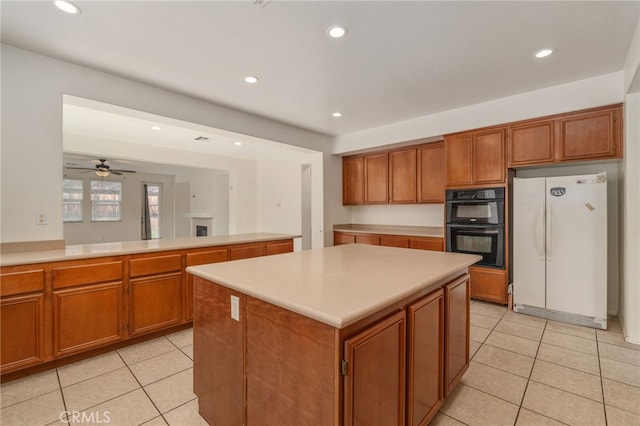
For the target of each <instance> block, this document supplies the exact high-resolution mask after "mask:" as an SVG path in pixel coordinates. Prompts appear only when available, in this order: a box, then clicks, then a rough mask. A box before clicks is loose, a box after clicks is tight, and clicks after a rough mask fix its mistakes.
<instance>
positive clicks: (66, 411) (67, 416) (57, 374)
mask: <svg viewBox="0 0 640 426" xmlns="http://www.w3.org/2000/svg"><path fill="white" fill-rule="evenodd" d="M56 379H57V380H58V388H59V389H60V396H61V397H62V406H63V407H64V412H65V414H66V415H65V417H66V419H67V421H66V424H67V425H69V421H68V420H69V414H68V410H67V400H66V399H65V397H64V392H63V391H62V382H61V381H60V372H59V371H58V368H56ZM58 419H60V417H59V416H58Z"/></svg>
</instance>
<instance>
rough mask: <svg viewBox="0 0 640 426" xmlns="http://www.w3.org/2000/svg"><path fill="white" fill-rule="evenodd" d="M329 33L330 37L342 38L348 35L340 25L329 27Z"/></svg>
mask: <svg viewBox="0 0 640 426" xmlns="http://www.w3.org/2000/svg"><path fill="white" fill-rule="evenodd" d="M327 33H328V34H329V36H330V37H333V38H342V37H344V36H346V35H347V29H346V28H345V27H341V26H339V25H334V26H332V27H329V29H328V30H327Z"/></svg>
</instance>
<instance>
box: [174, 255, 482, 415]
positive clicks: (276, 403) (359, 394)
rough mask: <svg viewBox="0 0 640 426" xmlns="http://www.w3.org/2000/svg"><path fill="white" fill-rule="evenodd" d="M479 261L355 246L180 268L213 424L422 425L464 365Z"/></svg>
mask: <svg viewBox="0 0 640 426" xmlns="http://www.w3.org/2000/svg"><path fill="white" fill-rule="evenodd" d="M479 259H480V257H479V256H474V255H465V254H457V253H443V252H435V251H423V250H411V249H410V250H407V249H398V248H393V247H379V246H369V245H361V244H350V245H343V246H335V247H327V248H324V249H315V250H308V251H303V252H297V253H288V254H281V255H276V256H270V257H268V258H256V259H248V260H243V261H239V262H228V263H221V264H215V265H213V264H212V265H201V266H195V267H190V268H187V272H188V273H189V274H191V275H193V283H194V295H195V303H194V391H195V393H196V395H198V402H199V407H200V414H201V415H202V416H203V417H204V418H205V420H207V422H209V423H210V424H212V425H218V424H220V425H242V424H246V425H272V424H296V425H355V424H363V425H364V424H380V425H405V424H407V425H418V424H426V423H427V422H428V421H429V420H430V419H431V418H432V417H433V416H434V415H435V413H436V412H437V410H438V408H439V407H440V405H441V404H442V402H443V400H444V398H445V397H446V395H447V394H448V393H449V392H450V391H451V389H452V388H453V387H454V386H455V384H456V383H457V381H458V380H459V378H460V377H461V376H462V374H463V373H464V371H465V370H466V368H467V367H468V362H469V279H468V275H467V268H468V267H469V266H470V265H472V264H473V263H475V262H476V261H478V260H479Z"/></svg>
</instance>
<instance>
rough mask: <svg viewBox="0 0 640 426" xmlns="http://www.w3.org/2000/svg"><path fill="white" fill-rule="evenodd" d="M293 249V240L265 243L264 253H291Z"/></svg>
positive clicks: (268, 254)
mask: <svg viewBox="0 0 640 426" xmlns="http://www.w3.org/2000/svg"><path fill="white" fill-rule="evenodd" d="M292 251H293V241H280V242H275V243H267V247H266V255H267V256H270V255H272V254H281V253H291V252H292Z"/></svg>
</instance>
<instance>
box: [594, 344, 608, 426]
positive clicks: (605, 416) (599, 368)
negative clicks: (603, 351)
mask: <svg viewBox="0 0 640 426" xmlns="http://www.w3.org/2000/svg"><path fill="white" fill-rule="evenodd" d="M596 352H597V353H598V372H599V373H600V390H601V391H602V409H603V410H604V424H605V426H607V425H608V424H609V419H608V416H607V400H606V398H605V394H604V379H603V378H602V364H601V361H600V345H599V342H598V333H597V332H596Z"/></svg>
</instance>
